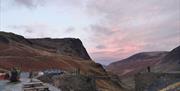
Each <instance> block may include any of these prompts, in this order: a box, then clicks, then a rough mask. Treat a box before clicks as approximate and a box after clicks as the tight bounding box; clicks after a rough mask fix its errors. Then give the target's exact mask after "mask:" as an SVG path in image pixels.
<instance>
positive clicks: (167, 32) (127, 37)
mask: <svg viewBox="0 0 180 91" xmlns="http://www.w3.org/2000/svg"><path fill="white" fill-rule="evenodd" d="M179 3H180V1H179V0H171V1H169V0H164V1H161V0H138V1H137V0H113V1H112V0H111V1H110V0H98V1H97V0H89V1H88V4H87V13H88V14H89V15H93V16H101V19H100V21H98V22H97V23H96V24H93V25H90V29H91V32H93V33H94V35H93V36H92V37H93V38H92V41H96V43H98V45H105V46H106V48H104V49H103V50H102V49H98V48H97V46H96V48H97V49H93V48H92V55H94V56H95V57H96V58H97V59H98V57H100V59H99V60H103V59H106V60H107V59H108V60H114V59H122V58H124V57H127V56H130V55H131V54H132V53H137V52H141V51H156V50H162V51H163V50H167V51H168V50H170V49H172V48H173V47H176V46H178V45H179V44H180V41H179V40H180V36H179V35H180V17H179V16H180V8H179ZM167 43H171V44H170V45H168V44H167ZM164 44H167V45H164ZM93 51H96V52H93ZM101 54H102V55H103V56H102V55H101Z"/></svg>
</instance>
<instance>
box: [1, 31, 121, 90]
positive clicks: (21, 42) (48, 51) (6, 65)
mask: <svg viewBox="0 0 180 91" xmlns="http://www.w3.org/2000/svg"><path fill="white" fill-rule="evenodd" d="M12 67H17V68H19V69H20V70H21V71H42V70H46V69H61V70H64V71H67V72H72V71H74V70H76V69H80V72H81V74H88V75H94V76H108V74H107V72H106V71H105V70H104V69H103V67H102V65H100V64H97V63H95V62H94V61H92V60H91V58H90V57H89V55H88V53H87V51H86V49H85V48H84V46H83V44H82V42H81V41H80V39H75V38H64V39H50V38H42V39H27V38H24V37H23V36H21V35H17V34H14V33H7V32H0V69H5V70H10V69H11V68H12ZM96 85H97V88H98V89H103V90H106V91H112V90H114V91H124V90H123V88H122V87H121V86H120V85H119V84H117V82H115V81H113V80H111V79H108V80H103V79H101V80H97V81H96Z"/></svg>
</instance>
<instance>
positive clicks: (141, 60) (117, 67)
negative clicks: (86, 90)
mask: <svg viewBox="0 0 180 91" xmlns="http://www.w3.org/2000/svg"><path fill="white" fill-rule="evenodd" d="M167 54H168V52H166V51H161V52H142V53H137V54H135V55H132V56H130V57H128V58H126V59H123V60H120V61H117V62H114V63H111V64H109V65H108V66H107V67H106V69H107V70H108V71H112V72H113V73H115V74H118V75H119V76H127V75H128V76H129V75H134V74H136V73H137V72H139V71H141V70H143V69H146V68H147V67H148V66H150V67H151V66H153V65H154V64H156V63H157V62H159V61H160V60H161V59H162V58H164V57H165V56H166V55H167Z"/></svg>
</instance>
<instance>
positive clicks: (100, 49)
mask: <svg viewBox="0 0 180 91" xmlns="http://www.w3.org/2000/svg"><path fill="white" fill-rule="evenodd" d="M0 31H6V32H13V33H16V34H20V35H23V36H25V37H26V38H44V37H52V38H63V37H75V38H80V39H81V40H82V42H83V44H84V46H85V47H86V49H87V51H88V53H89V54H90V56H91V58H92V59H94V60H95V61H96V62H100V63H102V64H109V63H110V62H113V61H117V60H121V59H123V58H126V57H128V56H130V55H132V54H134V53H138V52H143V51H170V50H172V49H173V48H175V47H177V46H179V45H180V0H0Z"/></svg>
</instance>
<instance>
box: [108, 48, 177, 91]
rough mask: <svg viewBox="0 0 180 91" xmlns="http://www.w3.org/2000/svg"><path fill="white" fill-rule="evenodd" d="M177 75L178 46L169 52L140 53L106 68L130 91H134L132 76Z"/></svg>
mask: <svg viewBox="0 0 180 91" xmlns="http://www.w3.org/2000/svg"><path fill="white" fill-rule="evenodd" d="M148 67H149V68H150V71H151V72H158V73H179V72H180V46H179V47H177V48H175V49H173V50H172V51H170V52H167V51H162V52H142V53H138V54H135V55H133V56H130V57H128V58H126V59H123V60H120V61H117V62H114V63H111V64H110V65H108V66H107V67H106V69H107V70H108V71H109V72H112V73H114V74H117V75H119V77H120V78H121V81H122V83H124V84H126V86H127V88H129V89H130V90H134V89H135V81H134V79H135V78H134V75H136V74H137V73H144V72H148Z"/></svg>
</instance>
